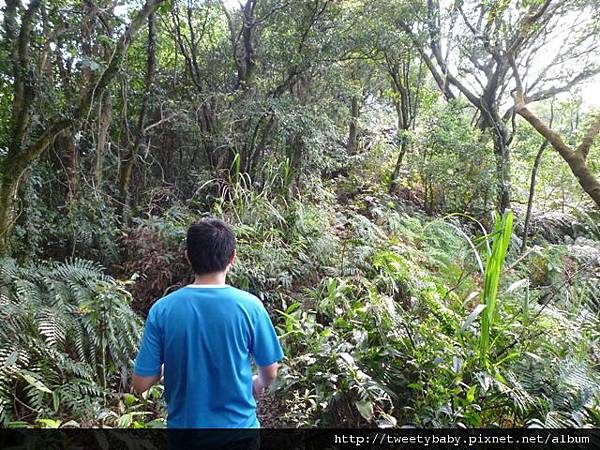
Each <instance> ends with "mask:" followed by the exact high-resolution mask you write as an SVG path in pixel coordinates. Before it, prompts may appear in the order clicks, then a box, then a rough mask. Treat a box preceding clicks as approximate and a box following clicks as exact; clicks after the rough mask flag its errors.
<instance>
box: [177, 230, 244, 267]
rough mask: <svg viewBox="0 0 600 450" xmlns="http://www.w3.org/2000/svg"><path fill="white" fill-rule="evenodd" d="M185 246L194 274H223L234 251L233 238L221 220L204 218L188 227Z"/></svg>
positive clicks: (231, 232)
mask: <svg viewBox="0 0 600 450" xmlns="http://www.w3.org/2000/svg"><path fill="white" fill-rule="evenodd" d="M186 244H187V254H188V258H189V260H190V264H191V265H192V269H193V270H194V273H195V274H197V275H202V274H205V273H214V272H223V271H224V270H225V269H227V266H228V265H229V262H230V261H231V257H232V256H233V253H234V251H235V236H234V234H233V231H231V228H230V227H229V225H227V224H226V223H225V222H223V221H222V220H219V219H213V218H206V219H202V220H200V221H198V222H196V223H193V224H192V225H190V227H189V228H188V232H187V240H186Z"/></svg>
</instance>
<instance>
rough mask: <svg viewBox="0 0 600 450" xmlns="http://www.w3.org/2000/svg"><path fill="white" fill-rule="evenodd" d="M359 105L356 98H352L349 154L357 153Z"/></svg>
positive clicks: (347, 145)
mask: <svg viewBox="0 0 600 450" xmlns="http://www.w3.org/2000/svg"><path fill="white" fill-rule="evenodd" d="M359 113H360V110H359V104H358V98H356V96H354V97H352V103H351V105H350V126H349V129H348V143H347V144H346V148H347V149H348V153H350V154H352V153H355V152H356V148H357V134H358V116H359Z"/></svg>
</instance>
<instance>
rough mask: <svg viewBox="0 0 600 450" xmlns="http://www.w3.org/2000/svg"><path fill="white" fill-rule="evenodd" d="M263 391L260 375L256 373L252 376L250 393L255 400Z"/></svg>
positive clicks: (258, 398)
mask: <svg viewBox="0 0 600 450" xmlns="http://www.w3.org/2000/svg"><path fill="white" fill-rule="evenodd" d="M264 393H265V385H264V384H262V382H261V381H260V377H259V376H258V375H254V376H253V377H252V395H253V396H254V399H255V400H260V398H261V397H262V396H263V395H264Z"/></svg>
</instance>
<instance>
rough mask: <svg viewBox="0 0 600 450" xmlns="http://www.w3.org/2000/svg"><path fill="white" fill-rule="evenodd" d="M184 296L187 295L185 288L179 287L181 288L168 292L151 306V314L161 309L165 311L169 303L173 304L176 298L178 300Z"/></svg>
mask: <svg viewBox="0 0 600 450" xmlns="http://www.w3.org/2000/svg"><path fill="white" fill-rule="evenodd" d="M182 296H185V289H184V288H179V289H177V290H175V291H173V292H171V293H170V294H167V295H165V296H164V297H161V298H159V299H158V300H156V301H155V302H154V303H153V304H152V306H151V307H150V312H149V314H151V313H154V314H156V313H158V312H160V311H163V310H164V309H165V308H168V307H169V305H171V304H172V303H173V301H174V300H176V299H178V298H180V297H182Z"/></svg>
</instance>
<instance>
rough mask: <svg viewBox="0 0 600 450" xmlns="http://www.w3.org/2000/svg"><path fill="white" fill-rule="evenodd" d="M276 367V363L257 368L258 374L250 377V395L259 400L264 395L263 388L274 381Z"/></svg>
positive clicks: (277, 365)
mask: <svg viewBox="0 0 600 450" xmlns="http://www.w3.org/2000/svg"><path fill="white" fill-rule="evenodd" d="M278 369H279V364H277V363H274V364H271V365H270V366H265V367H259V368H258V375H254V376H253V377H252V395H253V396H254V398H255V399H256V400H259V399H260V398H261V397H262V396H263V395H264V393H265V389H266V388H268V387H269V385H270V384H271V383H272V382H273V381H275V378H277V370H278Z"/></svg>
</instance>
